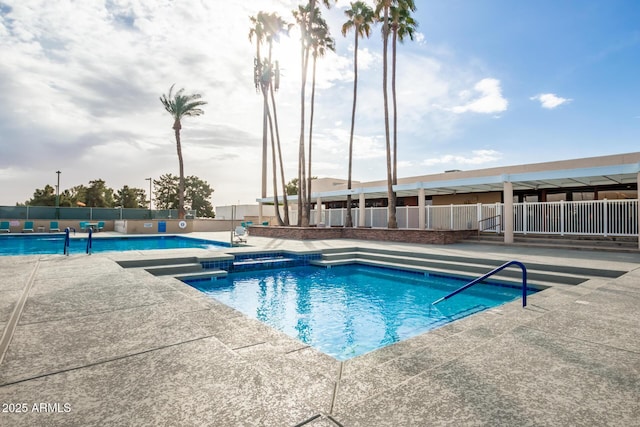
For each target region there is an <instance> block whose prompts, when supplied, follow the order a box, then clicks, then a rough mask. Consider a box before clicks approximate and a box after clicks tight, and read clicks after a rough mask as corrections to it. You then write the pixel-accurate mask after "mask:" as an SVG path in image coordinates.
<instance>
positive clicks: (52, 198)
mask: <svg viewBox="0 0 640 427" xmlns="http://www.w3.org/2000/svg"><path fill="white" fill-rule="evenodd" d="M25 205H28V206H55V205H56V189H55V188H53V187H52V186H50V185H49V184H47V185H45V186H44V188H37V189H36V190H35V191H34V192H33V197H31V199H29V200H27V201H26V202H25Z"/></svg>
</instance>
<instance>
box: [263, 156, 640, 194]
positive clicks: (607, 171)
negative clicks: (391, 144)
mask: <svg viewBox="0 0 640 427" xmlns="http://www.w3.org/2000/svg"><path fill="white" fill-rule="evenodd" d="M638 173H640V152H638V153H628V154H616V155H611V156H602V157H589V158H583V159H574V160H563V161H555V162H546V163H532V164H525V165H517V166H506V167H497V168H487V169H477V170H471V171H452V172H445V173H439V174H432V175H423V176H416V177H409V178H401V179H399V180H398V184H397V185H395V186H394V190H395V192H396V194H397V195H398V197H407V196H416V195H417V194H418V192H419V191H420V189H421V188H422V189H424V192H425V195H428V196H429V195H431V196H433V195H446V194H456V193H478V192H481V193H485V192H494V191H502V190H503V187H504V183H505V182H511V183H512V184H513V189H514V191H518V190H538V189H554V188H556V189H557V188H575V187H596V186H608V185H616V184H635V183H637V180H638ZM362 193H364V194H365V197H366V198H368V199H373V198H384V197H386V196H387V184H386V181H371V182H360V183H357V184H354V185H353V188H352V189H351V190H347V189H346V185H345V186H344V188H340V189H336V190H332V191H320V192H314V191H312V193H311V200H312V201H313V200H315V199H317V198H318V197H320V198H321V199H322V201H323V202H324V201H337V200H345V199H346V197H347V195H348V194H351V195H352V196H355V197H358V196H359V195H360V194H362ZM288 198H289V199H290V200H292V201H295V200H297V196H288ZM257 200H258V201H259V202H273V197H267V198H264V199H257Z"/></svg>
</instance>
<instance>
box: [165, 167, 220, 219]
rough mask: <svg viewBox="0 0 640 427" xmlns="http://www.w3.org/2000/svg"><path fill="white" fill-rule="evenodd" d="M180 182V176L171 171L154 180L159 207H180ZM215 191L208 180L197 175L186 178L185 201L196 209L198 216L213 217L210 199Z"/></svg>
mask: <svg viewBox="0 0 640 427" xmlns="http://www.w3.org/2000/svg"><path fill="white" fill-rule="evenodd" d="M179 183H180V178H179V177H177V176H175V175H172V174H170V173H167V174H164V175H161V176H160V178H159V179H154V180H153V185H154V189H155V191H154V196H155V197H154V199H153V200H154V202H155V204H156V207H157V208H158V209H167V210H168V209H177V208H178V205H179V200H178V191H179ZM213 191H214V190H213V188H211V186H210V185H209V183H207V182H206V181H203V180H202V179H200V178H198V177H197V176H188V177H186V178H185V197H184V203H185V205H188V206H190V207H191V209H192V210H194V211H196V216H199V217H209V218H212V217H214V216H215V214H214V212H213V206H212V205H211V202H210V200H209V199H210V197H211V194H213Z"/></svg>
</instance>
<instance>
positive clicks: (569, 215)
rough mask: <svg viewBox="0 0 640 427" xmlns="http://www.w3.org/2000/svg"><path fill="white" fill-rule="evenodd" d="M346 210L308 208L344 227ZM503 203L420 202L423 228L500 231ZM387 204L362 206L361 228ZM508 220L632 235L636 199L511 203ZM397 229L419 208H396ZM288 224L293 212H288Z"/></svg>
mask: <svg viewBox="0 0 640 427" xmlns="http://www.w3.org/2000/svg"><path fill="white" fill-rule="evenodd" d="M346 214H347V210H346V209H323V210H322V215H321V217H320V218H319V217H318V212H317V211H315V210H314V211H312V212H311V218H310V223H311V224H312V225H317V224H324V225H325V226H326V227H343V226H344V224H345V219H346ZM504 214H505V213H504V204H502V203H492V204H475V205H446V206H426V207H425V212H424V215H425V229H427V230H477V229H478V227H479V226H480V228H481V229H482V230H483V231H495V232H501V231H503V229H504ZM351 215H352V217H353V224H354V225H357V224H358V223H359V215H360V210H359V209H357V208H354V209H351ZM387 215H388V212H387V208H386V207H382V208H365V218H364V224H365V227H372V228H385V227H386V226H387ZM512 215H513V224H514V233H516V234H558V235H600V236H637V235H638V201H637V200H592V201H579V202H564V201H560V202H539V203H526V202H525V203H514V204H513V213H512ZM396 218H397V220H398V228H404V229H418V228H419V220H420V208H419V207H417V206H402V207H398V208H397V209H396ZM290 219H291V222H292V224H295V223H296V222H297V212H295V211H292V212H291V213H290Z"/></svg>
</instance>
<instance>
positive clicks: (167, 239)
mask: <svg viewBox="0 0 640 427" xmlns="http://www.w3.org/2000/svg"><path fill="white" fill-rule="evenodd" d="M229 246H230V245H229V244H228V243H224V242H218V241H213V240H204V239H194V238H190V237H182V236H127V237H124V236H123V237H94V238H93V239H92V252H121V251H135V250H140V251H143V250H150V249H180V248H202V249H220V248H222V247H229ZM86 248H87V238H85V237H82V238H71V239H70V242H69V253H70V254H83V253H86ZM63 252H64V234H48V235H9V236H0V256H9V255H38V254H63Z"/></svg>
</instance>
